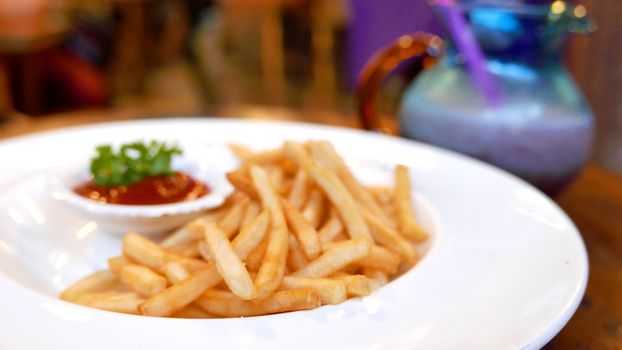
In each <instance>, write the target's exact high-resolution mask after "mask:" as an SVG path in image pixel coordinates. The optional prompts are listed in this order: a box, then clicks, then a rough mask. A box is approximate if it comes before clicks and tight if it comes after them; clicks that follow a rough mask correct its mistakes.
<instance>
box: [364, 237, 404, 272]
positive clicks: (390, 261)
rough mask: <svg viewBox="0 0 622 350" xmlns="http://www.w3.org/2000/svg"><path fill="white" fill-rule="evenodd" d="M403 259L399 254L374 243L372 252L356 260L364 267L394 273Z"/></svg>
mask: <svg viewBox="0 0 622 350" xmlns="http://www.w3.org/2000/svg"><path fill="white" fill-rule="evenodd" d="M401 261H402V259H401V257H400V256H399V255H398V254H395V253H392V252H391V251H389V250H388V249H385V248H382V247H380V246H378V245H375V244H374V245H372V247H371V252H370V253H369V254H367V255H366V256H364V257H362V258H361V259H359V260H357V261H356V262H355V264H356V265H359V266H362V267H372V268H376V269H379V270H382V271H384V272H386V273H388V274H389V275H393V274H395V273H396V272H397V269H398V268H399V267H400V263H401Z"/></svg>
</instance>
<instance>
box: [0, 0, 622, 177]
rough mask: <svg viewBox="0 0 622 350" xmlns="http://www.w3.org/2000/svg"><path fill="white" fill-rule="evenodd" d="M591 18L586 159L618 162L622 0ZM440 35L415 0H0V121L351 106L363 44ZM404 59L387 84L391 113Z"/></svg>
mask: <svg viewBox="0 0 622 350" xmlns="http://www.w3.org/2000/svg"><path fill="white" fill-rule="evenodd" d="M581 3H582V4H583V5H585V7H586V8H587V11H588V13H589V14H590V16H591V17H592V18H593V20H594V22H595V23H597V25H598V30H597V31H596V32H595V33H593V34H589V35H580V36H575V37H573V38H572V39H571V41H570V42H569V45H567V47H566V49H565V53H564V56H565V61H566V63H567V64H568V66H569V69H570V71H571V73H572V75H573V77H574V78H575V79H576V81H577V83H578V85H579V86H580V88H581V89H582V90H583V92H584V93H585V95H586V96H587V99H588V101H589V103H590V104H591V106H592V108H593V111H594V114H595V116H596V118H597V138H596V144H595V149H594V151H593V156H592V158H593V160H594V161H596V162H597V163H600V164H602V165H604V166H606V167H608V168H609V169H612V170H615V171H617V172H619V173H622V118H621V117H622V64H621V63H622V46H620V45H619V43H618V42H617V41H618V40H619V38H618V37H617V35H618V34H619V24H618V23H617V21H618V20H619V19H620V18H621V16H622V1H620V0H598V1H597V0H584V1H582V2H581ZM416 30H425V31H429V32H432V33H440V25H439V24H438V23H437V19H436V18H435V16H434V15H433V10H432V8H431V7H430V6H429V4H428V3H427V2H426V1H424V0H421V1H415V0H382V1H379V0H220V1H218V0H0V120H1V121H0V128H3V127H8V125H9V124H11V123H19V120H20V118H22V119H23V118H41V119H46V120H47V119H54V118H68V117H71V116H80V118H87V119H88V118H101V117H102V116H106V118H108V116H109V117H110V118H111V119H114V118H116V117H117V116H119V117H128V116H129V117H160V116H175V115H186V116H188V115H190V116H193V115H211V114H218V115H225V116H244V117H255V116H256V117H258V118H264V117H270V118H279V117H283V118H286V117H287V115H288V114H291V113H304V115H305V116H306V119H305V120H307V121H318V122H322V120H323V118H331V117H332V116H334V115H354V113H355V112H354V101H353V91H354V88H355V85H356V81H357V77H358V75H359V72H360V70H361V68H362V66H363V64H364V62H365V61H366V60H367V59H368V58H369V57H370V55H371V54H372V53H373V52H374V51H375V50H377V49H378V48H380V47H382V46H383V45H385V44H386V43H388V42H389V41H391V40H394V39H396V38H397V37H399V36H400V35H401V34H404V33H408V32H413V31H416ZM410 74H411V73H410V72H409V71H408V70H403V71H402V72H401V73H400V74H395V75H393V76H392V77H391V78H390V79H388V80H387V81H386V83H385V84H384V85H383V88H382V91H381V96H382V98H381V99H380V101H382V103H381V104H380V106H379V109H380V110H381V111H382V113H383V114H385V115H388V116H391V115H395V113H396V110H397V106H398V104H399V99H400V96H401V93H402V92H403V89H404V87H405V86H406V83H407V82H409V81H410V79H411V76H410Z"/></svg>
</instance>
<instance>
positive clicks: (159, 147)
mask: <svg viewBox="0 0 622 350" xmlns="http://www.w3.org/2000/svg"><path fill="white" fill-rule="evenodd" d="M181 153H182V152H181V149H179V148H177V147H176V146H168V145H166V143H164V142H158V141H155V140H153V141H151V142H150V143H149V144H145V143H144V142H133V143H127V144H124V145H122V146H121V149H119V151H118V152H115V150H114V149H113V148H112V146H111V145H101V146H98V147H97V156H96V157H94V158H93V159H91V174H92V175H93V180H94V181H95V183H96V184H97V185H100V186H127V185H131V184H134V183H137V182H140V181H141V180H142V179H144V178H146V177H148V176H154V175H167V176H170V175H172V174H173V173H174V171H173V169H172V167H171V162H172V159H173V156H174V155H181Z"/></svg>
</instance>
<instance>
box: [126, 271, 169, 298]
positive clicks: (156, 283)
mask: <svg viewBox="0 0 622 350" xmlns="http://www.w3.org/2000/svg"><path fill="white" fill-rule="evenodd" d="M119 279H120V280H121V283H123V284H124V285H126V286H127V287H129V288H130V289H132V290H133V291H135V292H136V293H138V294H140V295H142V296H145V297H152V296H154V295H156V294H159V293H161V292H162V291H163V290H164V289H165V288H166V278H164V277H163V276H160V275H159V274H157V273H155V272H153V271H152V270H151V269H149V268H148V267H144V266H140V265H134V264H126V265H125V266H123V267H121V269H120V271H119Z"/></svg>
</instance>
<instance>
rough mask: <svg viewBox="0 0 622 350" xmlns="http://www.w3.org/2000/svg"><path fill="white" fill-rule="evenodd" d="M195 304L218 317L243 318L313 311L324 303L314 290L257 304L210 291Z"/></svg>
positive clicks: (286, 293) (287, 292) (288, 293)
mask: <svg viewBox="0 0 622 350" xmlns="http://www.w3.org/2000/svg"><path fill="white" fill-rule="evenodd" d="M195 304H196V305H198V306H200V307H202V308H203V309H204V310H206V311H207V312H210V313H213V314H216V315H221V316H224V317H242V316H258V315H266V314H274V313H278V312H288V311H297V310H306V309H313V308H315V307H318V306H320V305H322V301H321V300H320V297H319V296H318V295H317V293H316V292H315V291H314V290H312V289H293V290H284V291H278V292H275V293H274V294H272V295H270V296H268V297H267V298H265V299H263V300H261V301H257V302H256V301H247V300H243V299H240V298H238V297H236V296H235V295H233V294H232V293H229V292H226V291H220V290H216V289H210V290H208V291H206V292H205V293H204V294H203V295H202V296H201V297H200V298H199V299H197V301H196V302H195Z"/></svg>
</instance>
